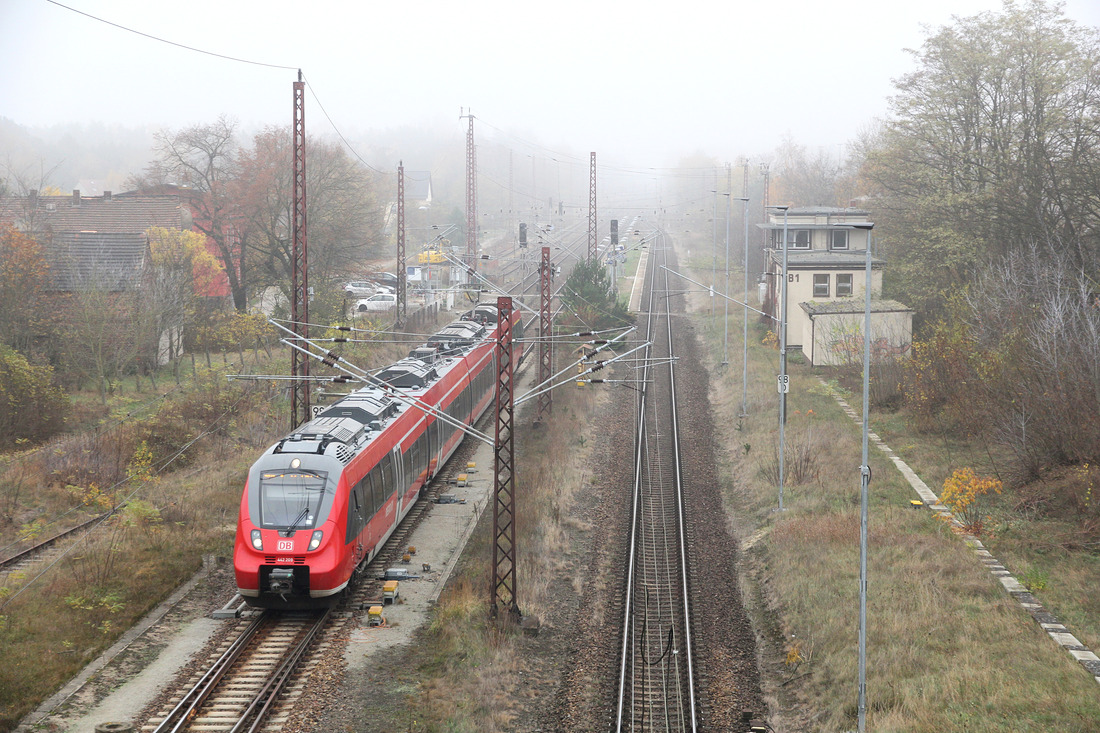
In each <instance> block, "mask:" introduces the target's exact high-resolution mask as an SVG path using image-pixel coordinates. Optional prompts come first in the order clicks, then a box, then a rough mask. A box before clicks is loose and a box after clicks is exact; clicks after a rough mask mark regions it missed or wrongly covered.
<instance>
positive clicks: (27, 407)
mask: <svg viewBox="0 0 1100 733" xmlns="http://www.w3.org/2000/svg"><path fill="white" fill-rule="evenodd" d="M68 408H69V401H68V398H67V397H66V395H65V392H64V391H63V390H62V389H61V388H60V387H56V386H54V384H53V369H52V368H51V367H49V366H35V365H33V364H31V363H30V362H28V361H27V359H26V357H24V356H23V355H22V354H20V353H19V352H18V351H15V350H14V349H12V348H10V347H8V346H4V345H2V344H0V449H7V448H12V447H14V446H16V445H19V444H22V443H25V442H39V441H42V440H45V439H46V438H49V437H50V436H52V435H54V434H55V433H57V432H58V431H60V430H61V428H62V427H63V426H64V424H65V414H66V413H67V412H68Z"/></svg>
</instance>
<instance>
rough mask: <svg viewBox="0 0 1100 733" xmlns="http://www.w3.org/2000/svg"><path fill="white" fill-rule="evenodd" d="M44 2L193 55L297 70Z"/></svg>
mask: <svg viewBox="0 0 1100 733" xmlns="http://www.w3.org/2000/svg"><path fill="white" fill-rule="evenodd" d="M46 2H48V3H50V4H51V5H56V6H57V7H59V8H64V9H65V10H68V11H71V12H73V13H76V14H77V15H83V16H84V17H86V18H91V19H92V20H97V21H99V22H100V23H105V24H107V25H109V26H113V27H114V28H118V29H119V30H123V31H126V32H127V33H133V34H135V35H139V36H142V37H143V38H148V39H150V40H152V41H157V42H159V43H167V44H168V45H169V46H176V47H177V48H182V49H184V50H186V51H194V52H195V53H201V54H205V55H207V56H214V57H215V58H219V59H224V60H226V61H235V62H237V63H240V64H252V65H253V66H266V67H267V68H269V69H288V70H290V71H295V70H297V69H298V67H297V66H285V65H282V64H269V63H265V62H263V61H253V60H252V59H243V58H239V57H237V56H228V55H226V54H223V53H216V52H214V51H207V50H205V49H202V48H196V47H195V46H188V45H186V44H183V43H177V42H176V41H169V40H168V39H167V38H161V37H160V36H154V35H152V34H150V33H145V32H143V31H139V30H137V29H134V28H130V27H128V26H125V25H122V24H120V23H115V22H112V21H110V20H107V19H106V18H100V17H99V16H98V15H92V14H91V13H86V12H84V11H83V10H77V9H76V8H74V7H70V6H68V5H65V4H64V3H59V2H57V0H46Z"/></svg>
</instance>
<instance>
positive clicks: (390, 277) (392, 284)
mask: <svg viewBox="0 0 1100 733" xmlns="http://www.w3.org/2000/svg"><path fill="white" fill-rule="evenodd" d="M374 279H375V280H376V281H377V282H378V284H379V285H385V286H386V287H388V288H394V289H396V288H397V275H394V274H393V273H392V272H379V273H377V274H376V275H375V276H374Z"/></svg>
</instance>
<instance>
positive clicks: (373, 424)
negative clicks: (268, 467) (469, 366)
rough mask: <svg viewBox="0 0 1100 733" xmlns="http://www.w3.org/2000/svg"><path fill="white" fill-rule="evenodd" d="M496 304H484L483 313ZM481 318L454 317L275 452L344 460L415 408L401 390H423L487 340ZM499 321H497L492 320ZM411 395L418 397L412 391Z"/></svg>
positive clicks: (276, 446) (329, 408)
mask: <svg viewBox="0 0 1100 733" xmlns="http://www.w3.org/2000/svg"><path fill="white" fill-rule="evenodd" d="M486 308H491V309H492V311H493V315H495V314H496V312H497V309H496V307H494V306H479V307H478V308H475V309H474V313H475V314H476V312H477V311H481V310H484V309H486ZM483 315H484V318H478V319H477V320H466V321H454V322H453V323H450V324H448V325H447V326H445V327H443V328H442V329H440V330H439V331H438V332H436V333H434V334H432V335H431V336H429V337H428V340H427V343H425V344H424V345H422V346H418V347H417V348H415V349H413V350H412V351H411V352H410V353H409V356H408V357H406V358H404V359H401V360H400V361H398V362H396V363H394V364H391V365H390V366H388V367H386V368H384V369H382V370H381V371H379V372H377V373H376V374H375V375H374V378H373V380H372V384H371V385H370V386H366V387H363V388H361V389H358V390H355V391H354V392H351V393H349V394H347V395H345V396H344V397H342V398H340V399H339V400H337V401H336V402H334V403H333V404H331V405H329V406H328V407H326V408H325V409H323V410H321V411H320V412H319V413H317V415H316V416H315V417H314V418H313V419H312V420H310V421H309V422H307V423H305V424H304V425H301V426H300V427H298V429H297V430H295V431H294V432H293V433H291V434H290V435H288V436H286V437H284V438H283V439H282V440H280V441H278V442H277V443H276V444H275V445H274V446H273V448H272V450H271V452H272V453H313V454H319V455H331V456H334V457H336V458H338V459H339V460H341V461H342V462H344V463H347V462H348V461H350V460H351V459H352V457H354V455H355V453H356V451H357V450H358V449H359V447H360V445H361V444H363V443H365V442H367V441H369V440H370V439H371V434H372V433H375V432H378V431H381V430H382V428H383V427H384V425H385V422H386V421H387V420H389V419H390V418H393V417H395V416H396V415H398V414H400V413H401V412H403V411H404V410H406V409H409V407H410V403H409V401H408V400H405V399H399V398H398V397H397V396H395V395H397V394H400V393H397V392H396V391H395V390H410V391H412V390H421V389H423V388H425V387H427V386H429V385H430V384H431V383H432V382H434V381H436V380H437V379H439V378H440V377H441V376H443V375H444V374H446V373H447V372H448V371H450V370H451V369H452V368H453V367H454V366H455V365H457V364H458V363H459V361H460V359H459V358H458V357H461V356H462V355H463V354H465V353H466V352H468V351H470V350H471V349H473V347H474V346H475V345H476V344H477V343H479V342H480V341H482V339H484V338H485V336H486V333H487V331H488V329H487V328H486V325H485V322H486V321H488V316H489V313H488V312H487V311H486V312H484V313H483ZM492 323H494V324H495V320H494V321H493V322H492ZM409 397H412V398H415V395H413V394H410V395H409Z"/></svg>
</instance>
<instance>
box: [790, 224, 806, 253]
mask: <svg viewBox="0 0 1100 733" xmlns="http://www.w3.org/2000/svg"><path fill="white" fill-rule="evenodd" d="M791 234H792V235H793V236H792V237H791V249H809V248H810V230H809V229H795V230H794V231H793V232H791Z"/></svg>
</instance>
